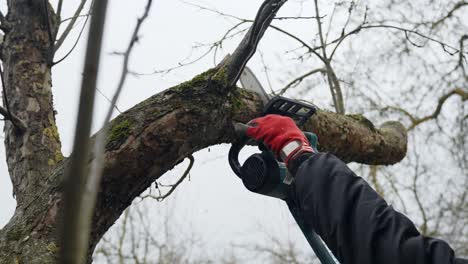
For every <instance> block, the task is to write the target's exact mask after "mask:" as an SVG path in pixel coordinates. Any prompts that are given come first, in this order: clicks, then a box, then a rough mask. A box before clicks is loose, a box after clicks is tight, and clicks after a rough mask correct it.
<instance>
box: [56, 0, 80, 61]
mask: <svg viewBox="0 0 468 264" xmlns="http://www.w3.org/2000/svg"><path fill="white" fill-rule="evenodd" d="M86 2H87V0H81V2H80V5H79V6H78V8H77V9H76V11H75V14H74V15H73V18H72V19H71V21H70V22H69V23H68V25H67V27H66V28H65V30H64V31H63V33H62V35H61V36H60V37H59V38H58V39H57V42H55V50H54V51H55V52H56V51H57V50H59V49H60V47H61V46H62V44H63V42H64V41H65V39H66V38H67V36H68V35H69V34H70V32H71V30H72V29H73V26H74V25H75V23H76V20H77V19H78V17H79V15H80V14H81V11H82V10H83V8H84V6H85V4H86ZM57 33H58V32H57ZM57 33H56V34H57Z"/></svg>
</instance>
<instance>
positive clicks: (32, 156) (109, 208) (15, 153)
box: [0, 0, 407, 263]
mask: <svg viewBox="0 0 468 264" xmlns="http://www.w3.org/2000/svg"><path fill="white" fill-rule="evenodd" d="M41 3H42V1H30V0H16V1H9V2H8V4H9V6H8V7H9V13H8V15H7V20H8V21H9V25H8V28H9V31H8V32H7V34H6V36H5V43H4V46H3V51H2V54H3V58H2V60H3V62H4V65H5V77H6V83H7V85H6V92H7V95H8V99H9V106H10V109H11V111H12V112H13V114H15V115H16V116H18V117H19V118H20V119H21V120H23V121H24V122H25V124H26V125H27V129H26V130H24V131H20V130H18V129H16V128H15V127H14V125H13V124H12V123H11V122H6V124H5V134H6V137H5V147H6V152H7V163H8V168H9V172H10V177H11V180H12V182H13V191H14V194H15V195H16V199H17V208H16V211H15V214H14V216H13V218H12V219H11V220H10V222H9V223H8V224H7V225H6V226H5V228H3V229H2V230H0V262H1V263H55V262H56V260H57V256H58V254H57V252H58V250H59V248H60V245H59V243H58V242H57V241H58V235H57V227H58V226H60V225H59V221H60V219H61V218H60V214H61V211H62V210H61V199H62V193H61V188H60V186H61V180H62V178H63V173H64V168H65V167H66V165H67V160H66V159H63V156H62V154H61V152H60V139H59V135H58V132H57V128H56V125H55V117H54V109H53V104H52V93H51V77H50V73H51V59H50V58H51V55H50V53H49V51H50V50H52V49H51V48H50V38H49V32H50V31H51V32H52V35H54V34H53V33H54V32H55V30H56V23H55V22H54V21H56V19H57V18H56V17H55V15H54V14H53V13H49V18H50V19H49V20H50V23H49V25H50V26H47V23H46V21H45V20H44V14H45V13H44V12H45V9H44V7H43V6H42V4H41ZM49 10H51V9H50V8H49ZM49 28H50V30H49ZM225 72H226V71H225V69H224V68H221V69H214V70H209V71H207V72H205V73H203V74H201V75H199V76H197V77H195V78H194V79H193V80H191V81H188V82H185V83H182V84H180V85H178V86H176V87H173V88H171V89H168V90H166V91H164V92H162V93H160V94H157V95H154V96H152V97H150V98H148V99H147V100H145V101H143V102H141V103H139V104H138V105H136V106H134V107H133V108H131V109H129V110H128V111H126V112H124V113H122V114H121V115H120V116H118V117H117V118H116V119H114V120H113V121H112V125H111V129H110V134H109V137H108V142H107V145H106V153H105V160H106V161H105V168H104V174H103V179H102V184H101V188H100V191H99V195H98V201H97V206H96V210H95V214H94V220H93V226H92V234H91V241H90V249H91V250H90V254H92V250H93V249H94V247H95V246H96V244H97V243H98V241H99V240H100V238H101V237H102V236H103V235H104V233H105V232H106V231H107V230H108V229H109V227H110V226H112V224H113V223H114V222H115V221H116V220H117V219H118V218H119V216H120V215H121V214H122V212H123V211H124V209H125V208H126V207H128V206H129V205H130V204H131V202H132V200H133V199H134V198H135V197H137V196H138V195H139V194H141V193H142V192H143V191H144V190H145V189H147V188H148V187H149V186H150V185H151V183H153V182H154V181H155V180H156V179H158V178H159V177H160V176H161V175H163V174H164V173H165V172H166V171H168V170H170V169H171V168H173V167H174V166H175V165H177V164H178V163H180V162H181V161H182V160H183V159H184V158H185V157H187V156H188V155H191V154H192V153H194V152H196V151H198V150H201V149H203V148H206V147H208V146H211V145H215V144H220V143H226V142H232V141H233V140H235V136H234V134H233V127H232V122H233V121H234V120H235V121H240V122H246V121H248V120H250V119H252V118H254V117H257V116H258V115H259V114H260V112H261V109H262V106H261V101H260V100H259V98H258V97H257V96H256V95H255V94H252V93H249V92H247V91H243V90H240V89H235V88H233V87H230V86H229V85H228V84H227V82H226V76H225V75H226V73H225ZM4 103H5V102H4ZM305 129H306V130H309V131H313V132H315V133H317V135H318V136H319V139H320V143H321V145H320V147H321V149H322V150H325V151H329V152H332V153H334V154H336V155H337V156H339V157H340V158H342V159H344V160H346V161H348V162H349V161H357V162H362V163H368V164H393V163H396V162H398V161H400V160H401V159H402V158H403V157H404V156H405V153H406V140H407V139H406V132H405V129H404V128H403V127H402V126H401V124H399V123H389V124H386V125H385V126H384V127H383V128H382V129H380V130H379V129H376V128H375V127H374V126H373V125H372V123H370V122H369V121H368V120H367V119H365V118H363V117H361V116H351V117H350V116H341V115H337V114H334V113H330V112H325V111H319V112H318V113H317V114H316V115H315V116H314V117H313V118H312V119H311V121H310V122H309V123H308V124H307V125H306V128H305Z"/></svg>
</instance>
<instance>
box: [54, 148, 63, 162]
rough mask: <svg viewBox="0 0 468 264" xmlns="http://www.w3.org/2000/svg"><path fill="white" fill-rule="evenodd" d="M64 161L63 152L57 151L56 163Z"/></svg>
mask: <svg viewBox="0 0 468 264" xmlns="http://www.w3.org/2000/svg"><path fill="white" fill-rule="evenodd" d="M63 159H64V157H63V155H62V152H60V150H58V149H57V150H55V162H60V161H62V160H63Z"/></svg>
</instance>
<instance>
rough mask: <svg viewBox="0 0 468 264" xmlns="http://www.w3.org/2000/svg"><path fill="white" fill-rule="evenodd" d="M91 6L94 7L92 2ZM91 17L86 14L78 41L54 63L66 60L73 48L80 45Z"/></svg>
mask: <svg viewBox="0 0 468 264" xmlns="http://www.w3.org/2000/svg"><path fill="white" fill-rule="evenodd" d="M91 8H92V4H91ZM89 17H90V15H86V19H85V21H84V23H83V26H82V27H81V30H80V33H78V37H77V38H76V41H75V43H74V44H73V46H72V48H71V49H70V50H69V51H68V53H67V54H65V55H64V56H63V57H62V58H61V59H59V60H57V61H55V62H53V64H52V65H57V64H59V63H60V62H62V61H64V60H65V59H66V58H67V57H68V56H70V54H71V53H72V52H73V50H75V48H76V46H77V45H78V42H79V41H80V39H81V35H82V34H83V32H84V29H85V28H86V24H87V23H88V20H89Z"/></svg>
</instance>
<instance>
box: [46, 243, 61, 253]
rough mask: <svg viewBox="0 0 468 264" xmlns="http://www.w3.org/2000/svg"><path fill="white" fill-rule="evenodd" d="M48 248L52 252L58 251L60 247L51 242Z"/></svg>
mask: <svg viewBox="0 0 468 264" xmlns="http://www.w3.org/2000/svg"><path fill="white" fill-rule="evenodd" d="M47 250H48V251H49V252H50V253H54V254H56V253H58V252H59V250H60V248H59V247H58V246H57V245H56V244H55V243H54V242H52V243H50V244H49V245H47Z"/></svg>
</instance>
